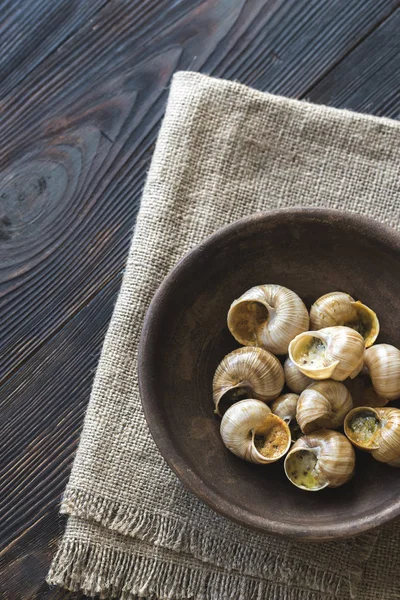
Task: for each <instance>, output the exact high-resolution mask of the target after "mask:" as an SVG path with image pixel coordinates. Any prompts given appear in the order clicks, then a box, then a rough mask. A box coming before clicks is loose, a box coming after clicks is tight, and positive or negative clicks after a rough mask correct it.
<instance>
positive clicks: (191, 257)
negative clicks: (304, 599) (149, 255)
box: [139, 209, 400, 540]
mask: <svg viewBox="0 0 400 600" xmlns="http://www.w3.org/2000/svg"><path fill="white" fill-rule="evenodd" d="M399 274H400V235H399V234H398V233H396V232H395V231H394V230H392V229H390V228H388V227H386V226H384V225H381V224H379V223H376V222H374V221H372V220H369V219H366V218H364V217H361V216H359V215H355V214H347V213H342V212H339V211H331V210H317V209H295V210H282V211H274V212H269V213H263V214H256V215H254V216H252V217H250V218H246V219H242V220H240V221H238V222H236V223H233V224H232V225H229V226H228V227H225V228H224V229H221V230H220V231H218V232H217V233H215V234H214V235H212V236H211V237H209V238H208V239H207V240H205V241H204V242H203V243H202V244H200V245H199V246H197V247H196V248H195V249H194V250H193V251H192V252H190V253H189V254H188V255H187V256H186V257H185V258H184V259H183V260H182V261H181V262H180V263H179V264H178V265H177V266H176V268H175V269H174V270H173V271H172V272H171V273H170V274H169V275H168V277H167V278H166V279H165V281H164V282H163V284H162V285H161V287H160V288H159V290H158V292H157V293H156V295H155V297H154V299H153V301H152V303H151V305H150V308H149V310H148V313H147V317H146V320H145V324H144V328H143V333H142V338H141V346H140V357H139V381H140V389H141V395H142V402H143V409H144V412H145V415H146V419H147V422H148V425H149V427H150V430H151V433H152V434H153V436H154V439H155V442H156V444H157V445H158V447H159V449H160V451H161V453H162V454H163V456H164V457H165V459H166V460H167V462H168V464H169V465H170V467H171V468H172V469H173V470H174V471H175V473H176V474H177V476H178V477H179V478H180V479H181V481H182V482H183V483H184V485H185V486H186V487H187V488H189V490H191V491H192V492H193V494H195V495H196V496H198V497H199V498H200V499H201V500H203V501H204V502H205V503H207V504H208V505H209V506H211V507H212V508H213V509H214V510H216V511H217V512H219V513H221V514H222V515H224V516H225V517H229V518H231V519H234V520H235V521H237V522H238V523H240V524H242V525H246V526H248V527H252V528H255V529H258V530H261V531H264V532H268V533H274V534H282V535H286V536H291V537H296V538H304V539H313V540H323V539H330V538H340V537H346V536H351V535H355V534H358V533H361V532H363V531H367V530H369V529H372V528H373V527H377V526H378V525H381V524H383V523H385V522H387V521H389V520H390V519H393V518H394V517H396V516H398V515H400V494H399V491H400V470H399V469H395V468H391V467H388V466H386V465H383V464H380V463H378V462H376V461H374V460H373V459H372V457H370V456H369V455H367V454H362V453H361V452H358V451H357V464H356V474H355V476H354V478H353V479H352V481H351V482H350V483H347V484H346V485H343V486H342V487H340V488H337V489H325V490H323V491H321V492H314V493H310V492H305V491H301V490H299V489H297V488H295V487H294V486H293V485H292V484H291V483H290V482H289V481H288V480H287V479H286V477H285V474H284V471H283V461H282V460H281V461H279V462H277V463H274V464H272V465H264V466H258V465H253V464H250V463H247V462H245V461H242V460H240V459H239V458H237V457H236V456H234V455H233V454H231V453H230V452H229V451H228V450H227V449H226V448H225V446H224V445H223V444H222V441H221V438H220V435H219V425H220V421H219V419H218V418H217V417H216V416H215V415H214V413H213V402H212V395H211V384H212V378H213V374H214V371H215V368H216V366H217V365H218V363H219V361H220V360H221V359H222V358H223V356H225V354H227V353H228V352H230V351H231V350H233V349H234V348H236V347H237V346H238V345H237V343H236V342H235V340H234V339H233V338H232V336H231V335H230V333H229V331H228V329H227V326H226V316H227V312H228V308H229V306H230V304H231V302H232V301H233V300H234V299H235V298H237V297H238V296H240V295H241V294H242V293H243V292H244V291H245V290H247V289H248V288H250V287H251V286H253V285H256V284H260V283H277V284H280V285H284V286H286V287H288V288H290V289H292V290H294V291H295V292H297V294H299V295H300V296H301V298H303V300H304V301H305V303H306V304H307V306H308V307H310V305H311V304H312V302H313V301H314V300H315V299H316V298H318V297H319V296H321V295H322V294H325V293H327V292H330V291H334V290H343V291H346V292H348V293H349V294H351V295H352V296H355V297H356V298H360V299H362V301H363V302H364V303H366V304H367V305H369V306H370V307H371V308H373V309H374V310H375V311H376V312H377V313H378V316H379V319H380V323H381V333H380V335H379V338H378V342H388V343H391V344H394V345H396V346H398V347H400V327H398V322H399V298H400V277H399Z"/></svg>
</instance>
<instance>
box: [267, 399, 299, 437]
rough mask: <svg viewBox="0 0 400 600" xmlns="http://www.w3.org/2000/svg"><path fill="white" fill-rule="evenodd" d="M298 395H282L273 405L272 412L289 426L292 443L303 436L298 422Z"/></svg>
mask: <svg viewBox="0 0 400 600" xmlns="http://www.w3.org/2000/svg"><path fill="white" fill-rule="evenodd" d="M298 399H299V396H298V394H292V393H287V394H282V395H281V396H279V397H278V398H277V399H276V400H274V401H273V402H272V403H271V411H272V412H273V413H274V414H275V415H278V417H280V418H281V419H283V420H284V421H286V423H287V424H288V425H289V429H290V433H291V436H292V442H294V441H296V440H297V439H298V438H299V437H300V436H301V430H300V427H299V424H298V423H297V420H296V411H297V402H298Z"/></svg>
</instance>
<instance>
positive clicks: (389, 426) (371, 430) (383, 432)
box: [344, 406, 400, 467]
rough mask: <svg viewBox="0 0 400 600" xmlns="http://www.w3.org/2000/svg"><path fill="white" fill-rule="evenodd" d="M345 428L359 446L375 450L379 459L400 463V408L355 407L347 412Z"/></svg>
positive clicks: (394, 464) (374, 452)
mask: <svg viewBox="0 0 400 600" xmlns="http://www.w3.org/2000/svg"><path fill="white" fill-rule="evenodd" d="M344 432H345V434H346V435H347V437H348V438H349V440H350V441H351V442H352V443H353V444H354V445H355V446H357V448H360V449H361V450H366V451H368V452H371V454H372V456H373V457H374V458H375V459H376V460H378V461H379V462H383V463H387V464H388V465H390V466H392V467H400V409H398V408H392V407H384V408H372V407H370V406H359V407H357V408H354V409H353V410H351V411H350V412H349V413H348V415H347V416H346V419H345V422H344Z"/></svg>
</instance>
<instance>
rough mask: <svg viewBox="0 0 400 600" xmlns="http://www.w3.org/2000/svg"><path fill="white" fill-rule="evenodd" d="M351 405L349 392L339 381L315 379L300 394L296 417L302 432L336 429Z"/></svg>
mask: <svg viewBox="0 0 400 600" xmlns="http://www.w3.org/2000/svg"><path fill="white" fill-rule="evenodd" d="M352 407H353V402H352V399H351V394H350V392H349V390H348V389H347V387H346V386H345V385H344V384H343V383H340V382H339V381H333V380H332V379H325V380H324V381H316V382H314V383H312V384H311V385H310V386H309V387H308V388H307V389H305V390H304V392H302V393H301V394H300V397H299V400H298V402H297V413H296V419H297V422H298V424H299V426H300V429H301V431H302V432H303V433H311V431H315V430H316V429H322V428H324V427H325V428H327V429H338V428H339V427H341V425H343V422H344V418H345V416H346V415H347V413H348V412H349V410H351V409H352Z"/></svg>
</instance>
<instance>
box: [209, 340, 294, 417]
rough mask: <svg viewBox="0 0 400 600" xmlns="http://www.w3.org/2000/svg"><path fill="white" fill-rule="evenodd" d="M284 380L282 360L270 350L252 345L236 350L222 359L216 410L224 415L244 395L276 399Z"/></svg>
mask: <svg viewBox="0 0 400 600" xmlns="http://www.w3.org/2000/svg"><path fill="white" fill-rule="evenodd" d="M284 383H285V378H284V374H283V368H282V365H281V363H280V362H279V360H278V359H277V358H276V356H274V355H273V354H271V353H270V352H268V351H267V350H263V348H257V347H252V346H245V347H244V348H238V349H237V350H233V352H230V353H229V354H227V355H226V356H225V358H223V359H222V361H221V362H220V364H219V365H218V367H217V370H216V371H215V375H214V379H213V399H214V404H215V412H216V414H218V415H220V416H222V414H223V412H224V411H225V410H226V408H227V407H228V406H230V405H231V404H233V403H234V402H237V401H239V400H243V399H244V398H255V399H257V400H262V401H263V402H269V401H270V400H274V399H275V398H276V397H277V396H279V394H280V393H281V391H282V388H283V386H284Z"/></svg>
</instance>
